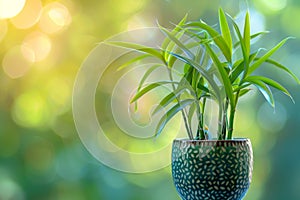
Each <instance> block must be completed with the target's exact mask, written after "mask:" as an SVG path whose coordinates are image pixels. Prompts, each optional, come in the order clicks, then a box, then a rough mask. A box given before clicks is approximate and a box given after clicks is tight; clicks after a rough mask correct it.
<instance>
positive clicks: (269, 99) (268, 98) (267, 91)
mask: <svg viewBox="0 0 300 200" xmlns="http://www.w3.org/2000/svg"><path fill="white" fill-rule="evenodd" d="M248 82H250V83H253V84H254V85H255V86H256V87H257V89H258V90H259V91H260V92H261V93H262V95H263V96H264V97H265V99H266V101H267V102H268V103H269V104H270V105H271V106H272V107H274V106H275V103H274V97H273V93H272V91H271V90H270V88H269V87H268V86H267V85H266V84H265V83H264V82H263V81H261V80H257V79H253V80H248Z"/></svg>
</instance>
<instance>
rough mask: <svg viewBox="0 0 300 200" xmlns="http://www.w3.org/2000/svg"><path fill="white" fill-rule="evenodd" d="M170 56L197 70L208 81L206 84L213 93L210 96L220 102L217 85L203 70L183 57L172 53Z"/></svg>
mask: <svg viewBox="0 0 300 200" xmlns="http://www.w3.org/2000/svg"><path fill="white" fill-rule="evenodd" d="M172 54H173V55H174V56H175V57H177V58H178V59H179V60H181V61H183V62H184V63H186V64H188V65H190V66H191V67H193V68H195V69H197V70H198V72H199V73H200V74H201V75H202V76H203V77H204V78H205V79H206V80H207V81H208V83H209V84H210V86H211V87H212V89H213V91H210V92H211V94H212V95H213V96H214V97H216V98H217V99H218V100H219V101H220V100H221V96H222V95H221V94H220V89H219V86H218V85H217V83H216V82H215V80H214V79H213V77H212V76H211V75H210V74H209V73H208V72H207V71H205V69H203V68H202V67H201V66H200V65H199V64H198V63H196V62H194V61H193V60H191V59H188V58H186V57H183V56H181V55H178V54H175V53H172Z"/></svg>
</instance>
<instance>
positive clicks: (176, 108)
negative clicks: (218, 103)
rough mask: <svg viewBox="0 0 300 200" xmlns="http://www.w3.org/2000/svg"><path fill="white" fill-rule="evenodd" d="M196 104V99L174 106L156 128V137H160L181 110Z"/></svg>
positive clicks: (186, 100)
mask: <svg viewBox="0 0 300 200" xmlns="http://www.w3.org/2000/svg"><path fill="white" fill-rule="evenodd" d="M193 102H195V100H194V99H185V100H183V101H181V102H179V103H177V104H176V105H175V106H173V107H172V108H171V109H170V110H168V112H167V113H166V114H164V115H163V117H162V118H161V119H160V121H159V122H158V125H157V127H156V131H155V136H156V137H157V136H159V135H160V134H161V132H162V130H163V129H164V127H165V126H166V124H167V123H168V122H169V121H170V120H171V119H172V118H173V117H174V116H175V115H176V114H177V113H178V112H179V111H181V110H183V109H184V108H185V107H186V106H188V105H190V104H191V103H193Z"/></svg>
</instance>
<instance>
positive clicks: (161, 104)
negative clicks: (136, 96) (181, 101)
mask: <svg viewBox="0 0 300 200" xmlns="http://www.w3.org/2000/svg"><path fill="white" fill-rule="evenodd" d="M184 91H186V88H183V87H181V88H179V89H178V90H175V91H173V92H171V93H170V94H168V95H167V96H165V97H164V98H163V99H162V100H161V101H160V102H159V104H158V105H157V106H156V108H155V109H154V111H153V112H152V115H155V114H156V113H158V112H159V111H161V110H162V109H163V108H165V107H166V106H168V105H169V104H170V103H172V102H174V100H175V99H177V98H178V97H179V96H180V95H181V94H182V93H183V92H184Z"/></svg>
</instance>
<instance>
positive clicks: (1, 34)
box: [0, 20, 7, 42]
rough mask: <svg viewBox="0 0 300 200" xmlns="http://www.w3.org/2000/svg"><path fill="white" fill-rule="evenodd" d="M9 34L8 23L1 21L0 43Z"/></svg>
mask: <svg viewBox="0 0 300 200" xmlns="http://www.w3.org/2000/svg"><path fill="white" fill-rule="evenodd" d="M6 33H7V22H6V21H5V20H0V42H1V40H2V39H3V38H4V37H5V35H6Z"/></svg>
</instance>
